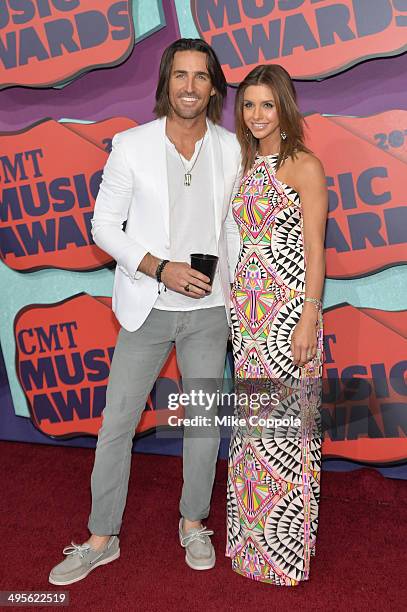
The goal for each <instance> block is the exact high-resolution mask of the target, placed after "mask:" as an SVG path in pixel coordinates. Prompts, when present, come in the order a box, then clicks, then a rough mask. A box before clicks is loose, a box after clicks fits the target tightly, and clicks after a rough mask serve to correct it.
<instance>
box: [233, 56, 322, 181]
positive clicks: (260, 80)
mask: <svg viewBox="0 0 407 612" xmlns="http://www.w3.org/2000/svg"><path fill="white" fill-rule="evenodd" d="M250 85H267V86H268V87H270V89H271V91H272V92H273V98H274V102H275V105H276V110H277V115H278V118H279V123H280V131H281V132H285V133H286V136H287V137H286V139H285V140H283V139H281V144H280V153H279V156H278V160H277V165H276V170H278V168H280V166H281V164H282V163H283V161H284V160H285V159H286V158H287V157H291V158H293V159H294V158H295V154H296V152H297V151H306V152H310V151H309V149H308V148H307V147H306V146H305V144H304V123H305V122H304V118H303V116H302V115H301V113H300V111H299V109H298V106H297V94H296V91H295V88H294V85H293V82H292V80H291V78H290V75H289V74H288V72H287V71H286V70H285V69H284V68H283V67H282V66H279V65H278V64H267V65H266V64H261V65H260V66H256V68H254V69H253V70H252V71H251V72H249V74H248V75H247V76H246V78H245V79H244V80H243V81H242V82H241V83H240V85H239V87H238V89H237V93H236V99H235V128H236V136H237V139H238V141H239V143H240V147H241V150H242V165H243V171H244V174H246V173H247V172H248V171H249V170H250V168H251V167H252V165H253V163H254V160H255V157H256V153H257V151H258V146H259V141H258V139H257V138H255V137H254V136H253V134H252V133H251V131H250V130H249V129H248V128H247V127H246V125H245V122H244V119H243V102H244V95H245V91H246V89H247V88H248V87H250Z"/></svg>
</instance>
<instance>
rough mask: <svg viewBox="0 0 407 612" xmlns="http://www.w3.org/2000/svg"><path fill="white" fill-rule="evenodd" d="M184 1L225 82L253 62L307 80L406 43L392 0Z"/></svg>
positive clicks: (401, 13)
mask: <svg viewBox="0 0 407 612" xmlns="http://www.w3.org/2000/svg"><path fill="white" fill-rule="evenodd" d="M191 8H192V13H193V17H194V20H195V24H196V26H197V28H198V31H199V32H200V34H201V36H202V38H204V39H205V40H206V41H207V42H208V43H209V44H211V45H212V46H213V48H214V49H215V51H216V53H217V54H218V57H219V59H220V61H221V63H222V65H223V68H224V71H225V74H226V78H227V80H228V82H229V83H238V82H240V81H241V80H242V79H243V78H244V77H245V75H246V74H247V73H248V72H249V70H250V69H251V68H253V67H254V66H255V65H257V64H260V63H272V62H274V63H278V64H282V65H283V66H284V67H285V68H286V69H287V70H288V72H289V73H290V74H291V76H292V77H294V78H297V79H314V78H319V77H321V76H327V75H329V74H334V73H336V72H339V71H340V70H344V69H345V68H348V67H349V66H352V65H353V64H357V63H359V62H361V61H363V60H364V59H367V58H370V57H375V56H382V55H383V56H384V55H386V56H387V55H395V54H397V53H401V52H402V51H403V50H404V49H405V48H406V30H405V28H406V26H407V5H406V3H405V2H403V1H400V0H263V1H262V2H258V1H256V0H191Z"/></svg>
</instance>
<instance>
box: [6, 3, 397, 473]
mask: <svg viewBox="0 0 407 612" xmlns="http://www.w3.org/2000/svg"><path fill="white" fill-rule="evenodd" d="M180 36H187V37H201V38H203V39H205V40H206V41H208V42H209V43H210V44H211V45H213V47H214V48H215V50H216V52H217V53H218V56H219V58H220V61H221V63H222V65H223V69H224V71H225V74H226V77H227V80H228V83H229V85H230V86H229V88H228V103H227V107H226V111H225V116H224V124H225V126H226V127H228V128H230V129H233V100H234V94H235V86H236V84H238V83H239V81H240V80H241V79H242V78H243V77H244V76H245V75H246V74H247V73H248V72H249V71H250V70H251V69H252V68H253V67H254V66H255V65H256V64H258V63H264V62H265V63H279V64H282V65H283V66H284V67H285V68H287V70H288V71H289V72H290V74H291V75H292V77H293V78H294V79H295V81H296V87H297V91H298V95H299V102H300V106H301V109H302V111H303V112H304V114H305V115H306V120H307V126H308V129H307V140H308V144H309V146H310V147H311V149H312V150H314V151H315V153H316V154H317V155H318V156H319V157H320V158H321V159H322V161H323V163H324V166H325V169H326V175H327V184H328V187H329V219H328V226H327V236H326V254H327V277H328V278H327V281H326V287H325V294H324V311H325V355H326V363H325V380H324V404H323V410H322V417H323V424H324V446H323V449H324V457H325V459H326V460H327V461H326V463H325V466H326V467H328V468H329V467H332V465H334V467H335V465H336V468H338V469H339V468H348V469H350V468H353V467H356V466H358V465H374V466H377V468H378V469H381V470H382V471H383V472H384V473H386V474H388V475H392V476H396V477H397V476H398V477H404V478H405V477H407V440H406V431H407V428H406V425H407V418H406V414H407V411H406V408H407V405H406V394H407V385H406V365H407V361H406V348H407V310H406V308H407V296H406V284H407V265H406V264H407V252H406V241H407V211H406V207H405V202H406V198H407V195H406V191H407V187H406V176H407V109H406V97H405V84H406V82H407V62H406V55H405V54H404V55H403V53H404V52H405V51H406V48H407V46H406V41H407V0H192V1H189V0H133V1H126V0H26V1H25V2H18V1H16V0H0V88H1V89H2V91H1V92H0V130H1V133H0V140H1V144H0V184H1V185H0V186H1V199H0V256H1V263H0V283H1V309H0V334H1V346H2V351H3V355H4V366H3V373H2V387H1V398H0V399H1V402H0V437H1V438H2V439H8V440H23V441H24V440H25V441H34V442H35V441H37V442H42V443H49V444H64V445H72V446H75V445H76V446H77V445H81V446H94V444H95V436H96V434H97V431H98V429H99V427H100V424H101V411H102V409H103V407H104V403H105V394H106V384H107V379H108V374H109V367H110V363H111V359H112V355H113V351H114V345H115V340H116V335H117V332H118V325H117V322H116V321H115V319H114V317H113V315H112V313H111V310H110V305H111V290H112V281H113V266H114V263H113V262H112V261H111V259H110V258H109V256H108V255H106V254H105V253H104V252H102V251H101V250H100V249H99V248H97V247H96V246H95V245H94V243H93V242H92V237H91V234H90V220H91V218H92V211H93V207H94V202H95V198H96V195H97V192H98V187H99V183H100V179H101V173H102V169H103V166H104V164H105V162H106V159H107V157H108V154H109V150H110V147H111V139H112V137H113V135H114V134H115V133H116V132H119V131H121V130H125V129H127V128H129V127H132V126H136V125H137V124H142V123H145V122H147V121H150V120H151V119H153V118H154V117H153V113H152V109H153V106H154V93H155V86H156V81H157V74H158V65H159V60H160V57H161V54H162V51H163V50H164V48H165V47H166V46H167V45H168V44H169V43H171V42H172V41H173V40H175V39H176V38H179V37H180ZM152 162H153V160H152ZM231 367H232V359H231V355H230V354H229V356H228V364H227V368H226V372H225V375H226V376H230V373H231ZM160 376H161V381H164V383H165V384H166V389H167V390H168V391H169V392H174V391H175V392H176V391H178V390H179V389H180V375H179V372H178V370H177V366H176V360H175V356H174V355H172V356H171V357H170V359H169V361H168V363H167V364H166V366H165V367H164V369H163V371H162V372H161V375H160ZM164 386H165V385H164ZM156 388H157V387H156ZM156 388H155V390H153V392H152V394H151V396H150V398H149V400H148V403H147V405H146V409H145V412H144V416H143V419H142V421H141V423H140V426H139V429H138V436H137V439H136V443H135V446H136V449H137V450H141V451H147V452H157V453H160V452H164V453H178V452H179V450H180V440H179V439H177V440H174V439H172V440H171V439H167V440H164V439H158V438H159V435H158V433H159V428H158V429H157V426H159V425H160V423H163V422H165V420H166V417H167V415H168V405H167V402H166V401H165V394H160V393H157V392H156ZM167 395H168V394H167ZM225 448H226V443H225V442H224V444H223V452H224V451H225ZM336 468H335V469H336Z"/></svg>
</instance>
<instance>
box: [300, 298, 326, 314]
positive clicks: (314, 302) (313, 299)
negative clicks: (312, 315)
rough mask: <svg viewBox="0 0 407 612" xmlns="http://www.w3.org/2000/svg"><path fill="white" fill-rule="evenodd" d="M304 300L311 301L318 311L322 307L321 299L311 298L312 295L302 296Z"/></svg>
mask: <svg viewBox="0 0 407 612" xmlns="http://www.w3.org/2000/svg"><path fill="white" fill-rule="evenodd" d="M304 302H311V304H314V306H315V308H316V309H317V310H318V311H319V310H321V308H322V302H321V300H317V298H312V297H304Z"/></svg>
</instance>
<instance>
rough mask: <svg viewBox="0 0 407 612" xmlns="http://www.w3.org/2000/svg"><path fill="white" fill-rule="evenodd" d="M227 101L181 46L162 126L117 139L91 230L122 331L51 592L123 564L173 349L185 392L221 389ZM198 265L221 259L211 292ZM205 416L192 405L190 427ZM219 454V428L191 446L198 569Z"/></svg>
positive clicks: (187, 470)
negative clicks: (88, 502) (140, 446)
mask: <svg viewBox="0 0 407 612" xmlns="http://www.w3.org/2000/svg"><path fill="white" fill-rule="evenodd" d="M226 92H227V86H226V81H225V77H224V75H223V72H222V69H221V67H220V64H219V62H218V60H217V58H216V56H215V54H214V52H213V50H212V49H211V47H210V46H209V45H207V44H206V43H205V42H204V41H202V40H198V39H197V40H194V39H180V40H178V41H176V42H175V43H173V44H172V45H170V46H169V47H168V48H167V49H166V51H165V52H164V54H163V57H162V60H161V65H160V74H159V82H158V86H157V91H156V107H155V113H156V115H157V116H158V119H157V120H155V121H152V122H151V123H148V124H146V125H142V126H139V127H136V128H133V129H130V130H127V131H125V132H122V133H120V134H117V135H116V136H115V137H114V139H113V149H112V153H111V155H110V157H109V159H108V162H107V164H106V166H105V169H104V174H103V180H102V183H101V186H100V191H99V194H98V197H97V200H96V204H95V213H94V217H93V222H92V225H93V237H94V240H95V243H96V244H97V245H98V246H100V247H101V248H102V249H104V250H105V251H106V252H108V253H109V254H110V255H111V256H112V257H113V258H114V259H115V260H116V261H117V267H116V273H115V282H114V289H113V310H114V312H115V314H116V316H117V318H118V320H119V322H120V324H121V326H122V327H121V330H120V333H119V337H118V341H117V344H116V348H115V353H114V358H113V361H112V367H111V371H110V377H109V384H108V389H107V396H106V407H105V409H104V413H103V425H102V427H101V429H100V432H99V437H98V443H97V448H96V454H95V464H94V468H93V472H92V511H91V515H90V518H89V523H88V527H89V531H90V532H91V534H92V535H91V537H90V538H89V540H88V541H87V542H86V543H85V544H82V545H75V544H72V546H70V547H67V548H66V549H64V553H65V555H66V556H67V558H66V559H65V560H64V561H63V562H62V563H60V564H59V565H57V566H56V567H54V568H53V570H52V571H51V573H50V577H49V580H50V582H51V583H52V584H58V585H66V584H71V583H73V582H76V581H78V580H81V579H83V578H85V577H86V576H87V575H88V573H89V572H90V571H92V570H93V569H94V568H95V567H98V566H99V565H102V564H106V563H109V562H110V561H113V560H114V559H117V558H118V557H119V554H120V551H119V539H118V537H117V534H118V533H119V531H120V527H121V522H122V515H123V511H124V507H125V503H126V497H127V487H128V479H129V472H130V462H131V448H132V439H133V436H134V432H135V429H136V427H137V424H138V422H139V420H140V416H141V414H142V411H143V409H144V407H145V404H146V400H147V397H148V395H149V393H150V391H151V389H152V387H153V385H154V382H155V380H156V378H157V376H158V374H159V372H160V370H161V368H162V366H163V364H164V363H165V361H166V359H167V357H168V355H169V353H170V351H171V349H172V347H173V345H174V344H175V346H176V351H177V361H178V366H179V368H180V371H181V374H182V378H183V391H184V392H187V393H188V392H191V391H193V390H197V388H198V387H197V384H198V383H197V379H199V381H200V382H199V388H202V387H205V388H208V387H210V386H211V384H212V385H213V384H214V381H216V380H218V381H219V380H220V379H222V376H223V371H224V362H225V355H226V344H227V338H228V317H229V312H228V310H229V288H230V285H229V283H230V282H231V280H232V277H233V272H234V268H235V264H236V261H237V256H238V251H239V235H238V231H237V226H236V225H235V222H234V220H233V218H232V215H231V206H230V203H231V195H232V190H233V185H234V182H235V180H236V178H237V173H238V167H239V161H240V149H239V147H238V144H237V141H236V140H235V137H234V136H233V135H232V134H231V133H229V132H228V131H226V130H225V129H224V128H222V127H220V126H219V125H218V123H219V121H220V119H221V112H222V107H223V102H224V98H225V96H226ZM124 222H126V228H125V231H124V230H123V224H124ZM196 252H200V253H211V254H216V255H218V256H219V266H218V268H219V269H218V272H217V274H216V276H215V279H214V281H213V285H212V287H211V286H210V284H209V278H208V277H207V276H205V275H204V274H202V273H200V272H198V271H196V270H194V269H192V268H191V266H190V264H189V263H188V262H189V261H190V254H191V253H196ZM205 381H206V383H205ZM211 381H212V382H211ZM205 385H206V386H205ZM203 410H204V408H203V407H202V406H201V407H196V406H195V407H194V406H192V405H191V406H187V407H186V408H185V411H186V414H185V416H186V417H187V418H189V417H193V416H194V415H196V414H202V411H203ZM204 414H206V413H205V412H204ZM218 448H219V432H218V430H217V428H216V427H214V426H212V427H209V431H205V432H203V431H201V432H200V433H199V432H198V435H197V434H196V432H195V435H194V434H193V433H187V431H185V433H184V448H183V476H184V484H183V489H182V496H181V501H180V513H181V520H180V524H179V535H180V542H181V545H182V546H183V547H184V548H185V549H186V557H185V559H186V562H187V564H188V565H189V566H190V567H191V568H193V569H196V570H204V569H210V568H212V567H213V566H214V564H215V552H214V549H213V546H212V543H211V541H210V537H209V536H210V535H212V534H213V532H212V531H209V530H208V529H206V528H205V527H204V526H203V525H202V523H201V521H202V520H203V519H205V518H206V517H207V516H208V514H209V506H210V498H211V493H212V486H213V480H214V474H215V466H216V459H217V453H218ZM160 545H162V543H161V544H160Z"/></svg>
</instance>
